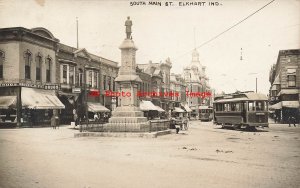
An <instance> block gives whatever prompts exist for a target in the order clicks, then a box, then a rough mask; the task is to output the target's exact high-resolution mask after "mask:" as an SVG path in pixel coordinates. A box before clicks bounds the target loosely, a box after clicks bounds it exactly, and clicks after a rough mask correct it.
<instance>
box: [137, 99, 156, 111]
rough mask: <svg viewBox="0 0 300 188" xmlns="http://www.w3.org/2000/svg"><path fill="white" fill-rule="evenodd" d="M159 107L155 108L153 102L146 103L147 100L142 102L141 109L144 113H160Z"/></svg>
mask: <svg viewBox="0 0 300 188" xmlns="http://www.w3.org/2000/svg"><path fill="white" fill-rule="evenodd" d="M157 107H158V106H155V105H154V104H153V103H152V102H151V101H145V100H141V101H140V109H141V110H142V111H150V110H155V111H158V108H157Z"/></svg>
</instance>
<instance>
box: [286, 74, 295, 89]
mask: <svg viewBox="0 0 300 188" xmlns="http://www.w3.org/2000/svg"><path fill="white" fill-rule="evenodd" d="M287 78H288V87H296V75H288V76H287Z"/></svg>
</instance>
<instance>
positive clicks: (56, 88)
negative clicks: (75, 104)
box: [44, 84, 60, 90]
mask: <svg viewBox="0 0 300 188" xmlns="http://www.w3.org/2000/svg"><path fill="white" fill-rule="evenodd" d="M44 89H47V90H60V85H57V84H49V85H48V84H47V85H44Z"/></svg>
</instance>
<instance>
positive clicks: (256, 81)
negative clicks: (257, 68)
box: [255, 77, 257, 93]
mask: <svg viewBox="0 0 300 188" xmlns="http://www.w3.org/2000/svg"><path fill="white" fill-rule="evenodd" d="M255 92H256V93H257V77H256V78H255Z"/></svg>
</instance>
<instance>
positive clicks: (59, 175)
mask: <svg viewBox="0 0 300 188" xmlns="http://www.w3.org/2000/svg"><path fill="white" fill-rule="evenodd" d="M75 132H78V131H77V130H72V129H69V128H68V127H67V126H64V127H60V129H58V130H53V129H51V128H24V129H0V149H1V152H0V187H3V188H7V187H18V188H19V187H25V188H27V187H28V188H32V187H42V188H44V187H46V188H47V187H49V188H56V187H58V188H60V187H63V188H65V187H66V188H68V187H71V188H77V187H78V188H84V187H85V188H88V187H90V188H92V187H93V188H94V187H105V188H110V187H118V188H119V187H125V188H127V187H128V188H134V187H138V188H142V187H151V188H153V187H159V188H161V187H170V188H177V187H178V188H179V187H180V188H182V187H189V188H193V187H197V188H199V187H205V188H207V187H210V188H214V187H225V188H226V187H228V188H229V187H230V188H233V187H237V188H238V187H270V188H277V187H278V188H281V187H289V188H291V187H292V188H293V187H295V188H298V187H299V185H300V127H299V125H298V126H297V127H288V125H286V124H285V125H282V124H270V128H268V129H264V130H259V131H257V132H247V131H235V130H227V129H221V128H220V127H217V126H215V125H212V123H211V122H196V121H193V122H191V125H190V128H189V130H188V131H181V132H180V133H179V134H171V135H165V136H161V137H158V138H118V137H97V138H95V137H83V138H74V133H75Z"/></svg>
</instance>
